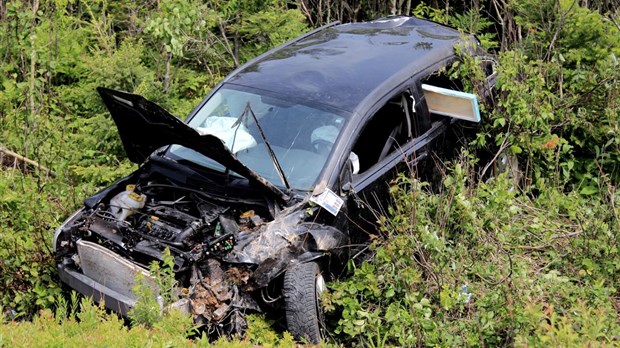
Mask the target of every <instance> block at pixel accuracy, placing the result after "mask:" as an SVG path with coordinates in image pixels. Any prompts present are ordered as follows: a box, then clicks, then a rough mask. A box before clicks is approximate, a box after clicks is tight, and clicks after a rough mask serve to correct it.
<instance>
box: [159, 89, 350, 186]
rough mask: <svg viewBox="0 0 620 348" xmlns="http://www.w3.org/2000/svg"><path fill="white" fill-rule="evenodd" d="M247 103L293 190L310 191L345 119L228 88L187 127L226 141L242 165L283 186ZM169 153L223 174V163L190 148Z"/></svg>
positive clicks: (216, 95) (218, 94)
mask: <svg viewBox="0 0 620 348" xmlns="http://www.w3.org/2000/svg"><path fill="white" fill-rule="evenodd" d="M248 105H249V107H250V108H251V110H252V112H253V113H254V114H255V115H256V119H257V120H258V122H259V124H260V127H261V128H262V130H263V132H264V136H265V139H266V140H267V142H269V144H270V145H271V148H272V149H273V152H274V154H275V156H276V158H277V160H278V162H279V164H280V166H281V167H282V171H283V172H284V175H285V177H286V179H287V180H288V182H289V184H290V185H291V187H292V188H295V189H298V190H310V189H311V188H312V186H313V185H314V184H315V182H316V180H317V178H318V176H319V174H320V173H321V170H322V169H323V166H324V165H325V162H326V161H327V157H328V156H329V154H330V153H331V149H332V146H333V145H334V143H335V141H336V138H337V137H338V135H339V134H340V130H341V129H342V126H343V124H344V121H345V118H344V117H343V116H340V115H337V114H334V113H332V112H329V111H325V110H321V109H317V108H313V107H309V106H306V105H302V104H298V103H295V102H292V101H290V100H283V99H278V98H274V97H273V96H268V95H266V94H264V93H260V92H256V91H255V90H248V89H245V88H243V90H241V89H237V87H236V86H235V87H234V88H233V87H230V86H224V87H222V88H220V89H219V90H218V91H217V92H216V93H215V94H213V95H212V96H211V98H209V100H208V101H207V102H206V103H205V104H204V105H203V106H202V108H201V109H200V110H198V112H197V113H196V115H195V116H194V117H193V118H192V119H191V120H190V121H189V123H188V124H189V125H190V126H191V127H192V128H194V129H196V130H197V131H198V132H199V133H200V134H211V135H214V136H216V137H218V138H219V139H221V140H222V141H223V142H224V144H225V145H226V146H227V147H228V149H230V150H231V152H232V153H234V154H235V156H237V158H238V159H239V161H240V162H242V163H243V164H245V165H246V166H247V167H248V168H250V169H252V170H253V171H255V172H257V173H258V174H259V175H260V176H262V177H263V178H265V179H267V180H269V182H271V183H272V184H274V185H277V186H280V187H283V186H284V183H283V182H282V180H281V179H280V177H279V176H278V172H277V171H276V169H275V165H274V163H273V161H272V159H271V157H270V154H269V150H268V148H267V146H266V145H265V142H264V140H263V137H262V136H261V134H260V131H259V129H258V127H257V126H256V121H255V120H254V118H253V117H252V116H250V115H249V114H248V112H244V110H245V109H246V107H247V106H248ZM170 152H171V153H173V154H174V155H176V156H178V157H180V158H181V159H186V160H189V161H192V162H194V163H197V164H200V165H202V166H205V167H208V168H211V169H215V170H219V171H224V168H223V167H222V166H221V165H220V164H218V163H216V162H215V161H213V160H211V159H209V158H206V157H205V156H203V155H201V154H199V153H197V152H195V151H193V150H191V149H188V148H185V147H182V146H178V145H175V146H173V147H172V148H171V150H170Z"/></svg>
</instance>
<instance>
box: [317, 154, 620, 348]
mask: <svg viewBox="0 0 620 348" xmlns="http://www.w3.org/2000/svg"><path fill="white" fill-rule="evenodd" d="M473 168H474V166H473V165H472V164H471V161H470V160H469V159H467V157H465V158H464V159H462V160H461V161H459V162H457V163H455V164H453V165H452V166H450V167H449V170H448V173H449V174H448V175H447V176H446V177H445V178H444V179H443V181H442V184H441V186H440V187H439V188H436V190H437V191H435V192H433V188H432V187H431V186H430V185H428V184H427V183H424V182H420V181H418V180H417V179H414V178H409V177H405V176H401V177H399V179H398V180H397V182H396V183H395V186H394V189H393V192H392V193H393V195H394V197H395V200H396V202H395V203H396V204H395V207H394V208H393V209H392V210H391V211H390V216H389V217H388V218H387V219H384V220H383V227H382V229H383V230H384V232H386V233H387V234H388V235H389V238H388V239H387V240H384V241H379V242H377V243H376V244H375V245H374V248H375V249H374V250H375V256H374V258H373V259H372V261H366V262H364V263H363V264H362V265H361V266H360V267H358V268H357V269H355V271H354V274H353V276H352V277H351V278H350V279H347V280H344V281H341V282H336V283H335V284H332V293H331V294H330V295H329V296H328V297H327V299H326V300H325V303H324V305H325V307H326V309H327V310H328V311H329V312H331V313H341V315H337V317H339V319H338V321H337V323H335V327H334V332H335V333H337V334H339V335H340V336H339V337H341V338H342V339H354V340H355V341H354V342H357V343H358V344H359V345H371V346H384V345H398V346H411V345H424V346H435V345H440V346H446V345H450V346H455V345H456V346H464V345H467V346H488V345H491V346H497V345H506V344H514V343H515V342H517V341H518V342H521V343H524V342H528V343H531V344H534V345H538V344H543V343H547V342H556V343H557V344H560V345H563V344H567V345H574V344H577V343H579V342H586V341H588V340H589V342H599V343H601V344H611V343H612V342H613V340H614V338H613V335H612V334H611V333H612V332H620V331H618V330H620V325H619V324H618V322H617V321H616V320H615V315H616V314H617V312H616V311H615V309H614V307H613V306H614V302H613V297H614V296H615V295H614V294H615V292H616V290H615V289H616V288H617V286H618V285H620V284H618V279H615V277H614V276H613V274H615V272H618V271H620V268H618V262H616V261H611V260H617V259H618V257H619V256H620V255H619V254H618V249H617V246H616V245H617V241H616V237H615V236H616V235H617V233H615V232H611V230H610V228H612V229H614V230H616V229H617V222H618V220H617V218H616V217H615V216H614V215H613V214H610V213H609V211H608V210H607V209H606V208H605V206H606V204H605V203H606V202H605V201H596V200H592V199H591V198H584V197H582V196H580V195H579V194H578V193H576V192H571V193H568V194H565V193H562V192H561V191H558V190H557V189H555V188H553V187H545V188H544V190H541V192H544V193H542V194H541V195H540V196H538V197H536V198H535V199H533V198H532V197H531V196H528V195H527V194H524V193H522V192H520V191H519V190H517V189H515V188H514V187H513V185H514V184H513V181H512V180H510V179H508V178H506V176H505V175H501V176H499V177H497V178H494V179H492V180H490V181H488V182H481V183H477V184H475V185H474V184H473V182H474V181H472V180H471V178H472V176H473V175H475V173H474V172H473ZM595 221H596V222H595ZM603 221H604V222H605V223H602V224H601V222H603ZM610 226H613V227H610ZM595 245H596V246H598V247H596V248H595V247H594V246H595ZM610 262H611V263H610ZM596 317H599V319H600V318H604V319H601V320H602V323H604V324H602V323H601V321H596V320H594V318H596ZM546 323H551V324H546ZM586 336H587V339H586V338H585V337H586Z"/></svg>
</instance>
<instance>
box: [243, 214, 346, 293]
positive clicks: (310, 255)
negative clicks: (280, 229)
mask: <svg viewBox="0 0 620 348" xmlns="http://www.w3.org/2000/svg"><path fill="white" fill-rule="evenodd" d="M295 232H296V242H295V243H294V244H293V245H290V246H289V247H288V248H283V249H281V250H280V252H279V253H278V254H277V255H274V256H272V257H269V258H267V259H266V260H264V261H263V262H261V263H260V264H259V265H258V267H257V268H256V270H255V271H254V273H253V274H252V276H251V277H250V279H249V281H248V285H247V287H246V290H249V291H252V290H256V289H260V288H263V287H265V286H267V285H268V284H269V283H270V282H271V281H272V280H273V279H275V278H276V277H278V276H279V275H280V274H282V273H284V272H285V271H286V270H287V269H289V268H291V267H293V266H294V265H297V264H299V263H305V262H310V261H312V260H316V259H319V258H322V257H325V256H336V257H338V258H339V257H340V254H342V253H343V252H344V251H345V248H344V247H345V246H346V245H348V244H349V237H348V236H347V235H346V234H344V233H343V232H341V231H340V230H338V229H337V228H335V227H332V226H327V225H323V224H318V223H313V222H304V223H301V224H299V225H297V226H296V228H295Z"/></svg>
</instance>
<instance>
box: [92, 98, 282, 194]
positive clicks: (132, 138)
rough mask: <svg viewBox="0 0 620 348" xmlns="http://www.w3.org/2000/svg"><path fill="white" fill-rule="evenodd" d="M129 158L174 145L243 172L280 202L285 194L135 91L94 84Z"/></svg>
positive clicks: (138, 159)
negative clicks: (117, 89) (122, 90)
mask: <svg viewBox="0 0 620 348" xmlns="http://www.w3.org/2000/svg"><path fill="white" fill-rule="evenodd" d="M97 92H99V95H101V98H102V99H103V102H104V103H105V105H106V106H107V108H108V110H109V111H110V114H111V115H112V118H113V119H114V123H116V127H117V128H118V133H119V135H120V137H121V140H122V142H123V146H124V147H125V152H126V153H127V157H128V158H129V160H130V161H132V162H134V163H138V164H140V163H142V162H144V161H145V160H146V158H147V157H148V156H149V155H150V154H151V153H153V151H155V150H156V149H158V148H160V147H162V146H165V145H172V144H178V145H182V146H185V147H187V148H190V149H192V150H194V151H197V152H199V153H200V154H202V155H205V156H207V157H209V158H211V159H213V160H215V161H217V162H218V163H220V164H221V165H223V166H225V167H226V168H228V169H230V170H232V171H234V172H236V173H238V174H240V175H243V176H244V177H246V178H248V180H250V181H251V182H253V183H256V184H258V185H260V186H263V187H265V188H267V189H268V190H269V191H271V192H272V193H274V194H276V196H277V197H278V198H280V199H282V200H283V201H286V200H288V196H287V195H286V194H285V193H284V192H282V191H281V190H280V189H278V188H277V187H275V186H274V185H273V184H271V183H270V182H269V181H267V180H266V179H264V178H263V177H261V176H260V175H258V173H256V172H255V171H253V170H251V169H250V168H248V167H246V166H245V165H244V164H243V163H241V162H239V160H238V159H237V158H236V157H235V156H234V155H233V154H232V153H231V152H230V150H228V148H227V147H226V146H225V145H224V143H223V142H222V140H220V139H219V138H218V137H216V136H213V135H200V134H199V133H198V132H197V131H196V130H195V129H193V128H191V127H190V126H188V125H187V124H185V123H184V122H183V121H181V120H179V119H178V118H176V117H175V116H173V115H172V114H170V113H169V112H168V111H166V110H164V109H163V108H162V107H160V106H159V105H157V104H155V103H153V102H151V101H148V100H146V99H145V98H144V97H142V96H140V95H137V94H130V93H125V92H120V91H116V90H113V89H108V88H103V87H98V88H97Z"/></svg>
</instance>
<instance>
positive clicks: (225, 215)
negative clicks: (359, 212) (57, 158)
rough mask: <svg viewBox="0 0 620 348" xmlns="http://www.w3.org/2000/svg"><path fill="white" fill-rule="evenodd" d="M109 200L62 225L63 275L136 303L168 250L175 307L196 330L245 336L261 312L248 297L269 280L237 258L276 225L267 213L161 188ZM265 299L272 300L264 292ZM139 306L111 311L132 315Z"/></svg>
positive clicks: (131, 189)
mask: <svg viewBox="0 0 620 348" xmlns="http://www.w3.org/2000/svg"><path fill="white" fill-rule="evenodd" d="M119 189H120V190H122V189H123V187H121V185H119V187H118V189H117V190H115V191H118V190H119ZM110 196H111V198H110V199H103V200H102V201H101V202H100V203H98V204H97V205H96V206H95V207H93V208H92V209H88V208H87V207H85V208H83V209H82V210H80V211H79V212H78V213H77V214H76V215H75V216H73V217H72V218H70V219H69V220H68V221H67V223H66V224H64V225H63V227H62V233H61V234H60V235H59V237H58V240H57V254H58V255H59V257H60V258H61V262H62V265H61V266H59V267H62V268H63V269H65V270H68V271H69V272H74V273H76V274H77V273H83V274H84V275H85V276H87V277H88V278H91V279H94V280H95V281H96V282H98V283H101V284H105V286H106V287H109V288H111V290H113V291H114V292H117V293H121V294H122V295H123V296H125V297H127V298H130V299H132V300H134V301H135V298H136V296H135V295H134V294H133V293H132V287H133V285H134V282H133V280H134V279H133V278H135V275H136V274H137V273H141V272H142V273H144V272H145V271H146V270H147V269H148V266H149V264H150V263H151V262H153V261H163V253H164V250H165V249H166V248H168V249H169V250H170V254H171V255H172V256H173V257H174V268H173V269H174V272H175V274H176V280H177V285H178V287H177V289H176V291H175V292H176V295H177V297H178V300H177V301H176V302H174V303H173V304H172V306H173V307H175V308H178V309H181V310H182V311H186V312H188V313H191V314H192V315H193V317H194V320H195V322H196V323H198V324H208V325H209V326H210V327H213V328H214V329H215V330H218V331H219V330H222V329H225V332H226V333H231V332H243V330H244V329H245V319H244V318H243V315H242V314H243V313H245V312H246V311H260V307H259V305H258V303H257V301H256V300H255V297H256V296H252V295H251V294H250V293H251V292H252V291H253V290H255V289H256V288H258V287H260V286H262V285H265V282H266V281H269V280H271V279H268V280H266V281H263V282H262V283H261V284H259V285H257V282H256V281H253V280H252V279H253V278H252V277H251V276H252V274H253V271H254V270H255V269H256V268H257V265H255V264H251V263H244V262H240V263H239V262H236V259H237V257H235V255H233V254H232V252H233V249H234V248H235V246H237V247H241V248H240V249H239V252H241V255H243V251H242V249H243V248H242V246H240V245H239V243H241V244H246V245H247V244H249V242H250V241H251V240H254V239H257V238H256V237H257V235H256V233H258V231H259V230H265V229H266V224H267V223H268V222H270V221H272V220H273V217H272V215H271V213H270V212H269V210H268V208H267V206H268V205H267V204H265V205H257V204H254V205H252V206H250V205H247V204H239V203H228V204H226V203H225V202H215V201H214V200H212V199H208V197H207V196H206V195H205V194H204V193H202V192H200V191H197V190H195V189H192V188H187V187H182V186H176V185H172V184H169V183H161V182H157V181H147V182H145V183H138V184H128V185H125V187H124V190H122V191H120V192H117V193H114V194H110ZM276 244H277V243H276ZM110 255H111V256H110ZM278 255H280V254H278ZM126 260H127V261H128V260H130V261H131V262H127V261H126ZM240 260H242V259H240ZM287 261H288V260H287ZM144 274H148V272H147V273H144ZM62 276H63V273H62V272H61V277H62ZM119 279H120V280H119ZM259 283H260V282H259ZM77 288H78V289H79V287H77ZM93 290H94V291H97V289H93ZM154 290H156V289H154ZM93 295H95V297H96V294H93ZM259 296H260V297H263V298H264V296H268V297H269V295H268V294H266V291H265V289H263V292H262V294H261V295H259ZM103 300H104V301H105V298H103ZM133 304H135V303H129V306H127V307H126V308H125V307H123V306H122V305H119V304H111V306H109V305H110V304H108V303H106V306H109V307H113V306H116V308H112V309H114V310H116V311H119V312H121V313H122V314H127V313H126V312H127V310H128V309H129V307H131V306H132V305H133ZM212 324H217V325H212ZM220 334H221V332H220Z"/></svg>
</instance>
